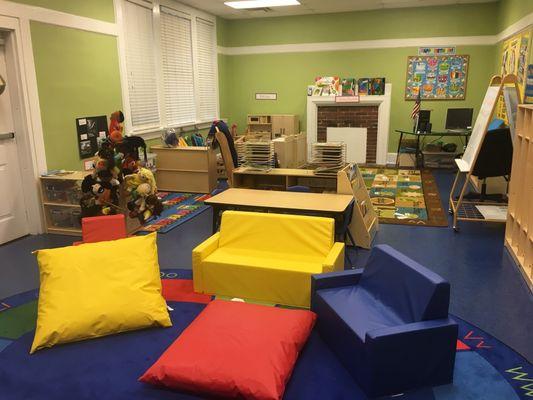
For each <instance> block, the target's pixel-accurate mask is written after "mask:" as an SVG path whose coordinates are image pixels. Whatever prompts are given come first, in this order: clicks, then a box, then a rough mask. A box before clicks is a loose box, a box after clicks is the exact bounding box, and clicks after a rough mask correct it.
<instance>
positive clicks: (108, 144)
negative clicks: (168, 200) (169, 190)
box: [80, 111, 163, 223]
mask: <svg viewBox="0 0 533 400" xmlns="http://www.w3.org/2000/svg"><path fill="white" fill-rule="evenodd" d="M123 122H124V114H122V112H121V111H115V112H114V113H113V114H111V117H110V123H109V136H108V137H107V138H106V139H105V140H104V141H103V142H102V143H100V148H99V149H98V153H97V157H96V160H95V161H94V170H93V172H92V173H91V174H90V175H87V176H86V177H85V178H84V180H83V182H82V185H81V189H82V197H81V200H80V205H81V208H82V217H88V216H97V215H107V214H114V213H116V212H117V210H121V209H120V207H119V188H120V184H121V183H122V182H124V185H125V188H126V191H127V193H128V194H129V195H130V196H131V200H130V201H129V202H128V209H129V215H130V217H132V218H138V219H139V221H140V222H141V223H144V222H145V221H146V220H147V219H149V218H151V217H152V216H159V215H161V212H162V211H163V205H162V203H161V200H159V198H158V197H157V186H156V182H155V178H154V175H153V173H152V171H150V170H149V169H146V168H142V167H141V162H140V154H139V149H143V151H144V160H145V162H146V160H147V154H146V143H145V142H144V139H142V138H140V137H138V136H124V134H123V133H124V126H123Z"/></svg>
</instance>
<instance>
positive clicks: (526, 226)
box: [505, 104, 533, 291]
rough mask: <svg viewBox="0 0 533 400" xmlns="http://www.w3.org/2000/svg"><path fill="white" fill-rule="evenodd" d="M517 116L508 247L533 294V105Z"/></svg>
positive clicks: (521, 109)
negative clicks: (532, 203)
mask: <svg viewBox="0 0 533 400" xmlns="http://www.w3.org/2000/svg"><path fill="white" fill-rule="evenodd" d="M517 114H518V115H517V122H516V136H515V140H514V150H513V170H512V173H511V183H510V188H509V214H508V217H507V226H506V230H505V246H506V247H507V249H508V250H509V252H510V253H511V255H512V256H513V258H514V260H515V261H516V263H517V264H518V265H519V269H520V271H521V272H522V275H523V276H524V279H525V280H526V282H527V284H528V286H529V288H530V289H531V290H532V291H533V206H532V205H531V203H530V201H531V199H532V198H533V105H531V104H529V105H525V104H521V105H519V106H518V113H517Z"/></svg>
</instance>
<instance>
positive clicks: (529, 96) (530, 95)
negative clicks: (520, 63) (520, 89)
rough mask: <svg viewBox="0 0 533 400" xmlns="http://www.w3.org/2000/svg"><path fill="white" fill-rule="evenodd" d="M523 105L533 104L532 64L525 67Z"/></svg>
mask: <svg viewBox="0 0 533 400" xmlns="http://www.w3.org/2000/svg"><path fill="white" fill-rule="evenodd" d="M524 103H526V104H531V103H533V64H529V66H528V67H527V78H526V94H525V96H524Z"/></svg>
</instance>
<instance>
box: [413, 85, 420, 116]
mask: <svg viewBox="0 0 533 400" xmlns="http://www.w3.org/2000/svg"><path fill="white" fill-rule="evenodd" d="M421 89H422V88H421V87H420V88H419V89H418V96H416V100H415V104H414V105H413V111H412V112H411V119H415V118H417V117H418V114H420V101H421V99H420V90H421Z"/></svg>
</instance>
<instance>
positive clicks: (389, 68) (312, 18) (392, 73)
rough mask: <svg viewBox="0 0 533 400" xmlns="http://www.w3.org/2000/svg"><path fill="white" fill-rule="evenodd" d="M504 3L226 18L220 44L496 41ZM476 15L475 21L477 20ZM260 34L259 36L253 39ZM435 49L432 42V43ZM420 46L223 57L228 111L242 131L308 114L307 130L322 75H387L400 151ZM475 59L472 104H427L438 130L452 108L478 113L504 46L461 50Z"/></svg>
mask: <svg viewBox="0 0 533 400" xmlns="http://www.w3.org/2000/svg"><path fill="white" fill-rule="evenodd" d="M499 7H500V5H499V3H494V2H493V3H483V4H474V5H472V4H467V5H454V6H449V7H425V8H417V9H412V8H410V9H394V10H390V9H387V10H376V11H363V12H349V13H342V14H324V15H308V16H296V17H280V18H259V19H246V20H226V21H224V23H223V24H219V32H218V36H219V44H221V45H223V46H226V47H230V46H232V47H233V46H234V47H239V46H253V45H274V44H288V43H292V44H295V43H313V42H333V41H351V40H373V39H386V38H413V37H428V38H430V37H438V36H470V35H493V34H496V33H497V32H498V26H497V25H498V23H497V22H498V20H497V18H498V13H497V10H498V9H499ZM473 16H475V18H473ZM436 21H438V23H436ZM252 32H253V35H252V34H251V33H252ZM427 45H431V41H430V40H429V42H428V43H427ZM417 50H418V49H417V48H414V47H413V48H387V49H371V50H351V51H330V52H327V51H320V52H308V53H282V54H280V53H278V54H260V55H238V56H227V55H224V56H219V77H220V82H221V85H220V86H221V96H220V104H221V113H222V116H223V117H226V118H228V119H229V121H230V122H231V123H233V122H235V123H237V125H238V127H239V132H243V131H244V130H245V129H246V115H247V114H250V113H288V114H297V115H299V116H300V122H301V127H302V130H305V129H306V102H307V98H306V89H307V86H308V85H310V84H312V83H313V81H314V78H315V77H316V76H324V75H325V76H330V75H336V76H340V77H356V78H360V77H382V76H383V77H385V78H386V81H387V82H388V83H392V88H393V89H392V108H391V124H390V137H389V152H392V151H395V149H396V146H397V140H398V138H397V135H396V134H395V133H394V130H395V129H399V128H410V127H411V126H412V120H411V119H410V113H411V110H412V107H413V102H412V101H405V100H404V90H405V74H406V67H407V57H408V56H410V55H416V54H417ZM457 53H458V54H468V55H470V67H469V72H468V87H467V92H466V99H465V100H464V101H458V100H455V101H423V102H422V108H423V109H430V110H432V116H431V120H432V123H433V128H434V129H435V130H437V129H443V128H444V122H445V117H446V110H447V109H448V108H451V107H472V108H474V112H475V115H476V114H477V111H478V110H479V106H480V104H481V101H482V99H483V96H484V94H485V91H486V87H487V84H488V82H489V79H490V77H491V76H492V74H493V73H494V69H495V60H496V59H497V55H496V46H492V45H491V46H459V47H457ZM260 91H264V92H277V93H278V100H277V101H256V100H255V99H254V94H255V92H260Z"/></svg>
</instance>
